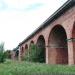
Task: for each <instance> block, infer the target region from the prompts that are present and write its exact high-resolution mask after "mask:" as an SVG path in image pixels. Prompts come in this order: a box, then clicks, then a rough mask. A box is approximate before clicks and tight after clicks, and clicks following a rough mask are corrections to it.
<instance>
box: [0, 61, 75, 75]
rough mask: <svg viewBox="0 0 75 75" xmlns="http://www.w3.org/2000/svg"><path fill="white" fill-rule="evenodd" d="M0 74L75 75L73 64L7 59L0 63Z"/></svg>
mask: <svg viewBox="0 0 75 75" xmlns="http://www.w3.org/2000/svg"><path fill="white" fill-rule="evenodd" d="M0 75H75V66H67V65H49V64H41V63H30V62H24V61H23V62H18V61H11V60H8V61H6V62H5V63H3V64H0Z"/></svg>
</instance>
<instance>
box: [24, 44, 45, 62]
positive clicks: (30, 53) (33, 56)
mask: <svg viewBox="0 0 75 75" xmlns="http://www.w3.org/2000/svg"><path fill="white" fill-rule="evenodd" d="M24 59H25V60H26V61H30V62H40V63H41V62H44V59H45V57H44V53H43V50H42V49H41V48H38V47H37V46H36V45H34V44H32V45H31V46H30V48H29V50H27V52H26V53H25V58H24Z"/></svg>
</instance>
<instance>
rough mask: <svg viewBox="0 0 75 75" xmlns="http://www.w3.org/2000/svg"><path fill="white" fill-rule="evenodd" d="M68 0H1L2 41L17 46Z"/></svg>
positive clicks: (11, 46)
mask: <svg viewBox="0 0 75 75" xmlns="http://www.w3.org/2000/svg"><path fill="white" fill-rule="evenodd" d="M66 1H67V0H0V43H1V42H4V43H5V49H6V50H7V49H11V50H12V49H13V48H15V47H16V46H17V45H18V44H19V43H20V42H21V41H23V40H24V39H25V38H26V37H27V36H28V35H30V34H31V33H32V32H33V31H34V30H35V29H36V28H38V27H39V26H40V25H41V24H42V23H43V22H44V21H45V20H46V19H47V18H48V17H49V16H50V15H51V14H53V13H54V12H55V11H56V10H57V9H58V8H59V7H60V6H61V5H63V4H64V3H65V2H66Z"/></svg>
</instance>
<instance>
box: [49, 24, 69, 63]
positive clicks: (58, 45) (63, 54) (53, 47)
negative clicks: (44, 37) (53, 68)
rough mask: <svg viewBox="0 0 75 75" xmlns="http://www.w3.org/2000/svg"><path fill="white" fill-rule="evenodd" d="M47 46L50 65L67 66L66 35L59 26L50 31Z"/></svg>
mask: <svg viewBox="0 0 75 75" xmlns="http://www.w3.org/2000/svg"><path fill="white" fill-rule="evenodd" d="M48 45H49V48H48V50H49V54H48V56H49V58H48V59H49V63H50V64H68V46H67V35H66V32H65V29H64V28H63V27H62V26H61V25H57V26H55V27H54V28H53V29H52V30H51V32H50V35H49V39H48Z"/></svg>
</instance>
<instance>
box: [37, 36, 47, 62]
mask: <svg viewBox="0 0 75 75" xmlns="http://www.w3.org/2000/svg"><path fill="white" fill-rule="evenodd" d="M36 45H37V51H38V52H37V53H38V62H40V63H45V50H46V49H45V39H44V36H43V35H40V36H39V38H38V40H37V44H36Z"/></svg>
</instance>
